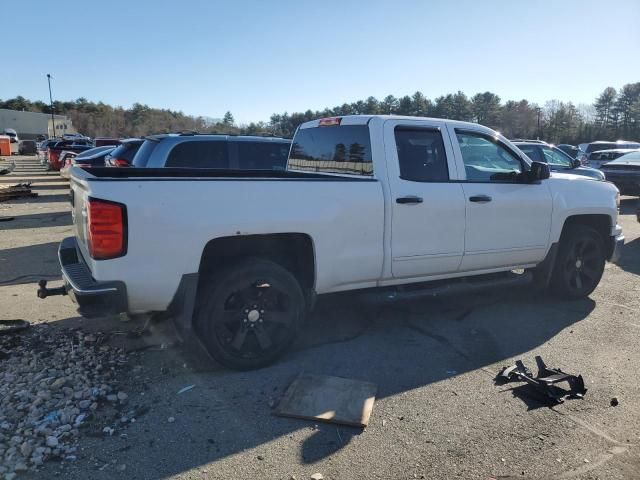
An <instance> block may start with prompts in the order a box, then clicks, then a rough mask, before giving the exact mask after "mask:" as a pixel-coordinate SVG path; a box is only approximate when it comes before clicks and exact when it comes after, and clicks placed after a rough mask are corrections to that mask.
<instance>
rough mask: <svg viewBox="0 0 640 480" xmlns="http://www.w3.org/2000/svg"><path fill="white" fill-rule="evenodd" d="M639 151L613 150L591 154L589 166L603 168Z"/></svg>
mask: <svg viewBox="0 0 640 480" xmlns="http://www.w3.org/2000/svg"><path fill="white" fill-rule="evenodd" d="M636 150H637V149H629V148H615V149H612V150H598V151H595V152H593V153H590V154H589V156H588V157H587V158H588V160H587V164H588V165H589V166H591V167H594V168H602V165H604V164H605V163H607V162H611V161H612V160H615V159H616V158H619V157H622V156H623V155H626V154H627V153H629V152H634V151H636Z"/></svg>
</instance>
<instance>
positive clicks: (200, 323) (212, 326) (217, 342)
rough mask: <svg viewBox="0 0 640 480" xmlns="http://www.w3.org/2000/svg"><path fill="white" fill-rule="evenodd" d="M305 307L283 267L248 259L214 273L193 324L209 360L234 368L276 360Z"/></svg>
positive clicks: (295, 332) (299, 289)
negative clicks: (208, 354) (211, 358)
mask: <svg viewBox="0 0 640 480" xmlns="http://www.w3.org/2000/svg"><path fill="white" fill-rule="evenodd" d="M304 309H305V302H304V296H303V293H302V289H301V288H300V285H299V284H298V281H297V280H296V278H295V277H294V276H293V275H292V274H291V273H290V272H289V271H288V270H286V269H285V268H283V267H281V266H280V265H278V264H277V263H274V262H272V261H269V260H263V259H258V258H253V259H247V260H245V261H243V262H242V263H240V264H238V265H236V266H233V267H231V268H228V269H226V270H224V271H221V272H219V273H217V274H216V275H214V276H213V277H212V278H211V279H210V280H209V281H208V282H207V284H206V285H205V286H204V288H203V289H202V291H201V292H200V295H199V305H198V310H197V313H196V322H195V327H196V331H197V332H198V334H199V336H200V339H201V340H202V342H203V343H204V345H205V346H206V348H207V350H208V351H209V353H210V354H211V356H212V357H213V358H215V359H216V360H217V361H218V362H220V363H221V364H222V365H224V366H226V367H228V368H232V369H236V370H250V369H254V368H260V367H263V366H266V365H268V364H270V363H272V362H274V361H275V360H276V359H277V358H278V357H280V356H281V355H282V354H283V353H284V352H285V351H286V350H287V348H288V347H289V346H290V345H291V343H292V342H293V340H294V339H295V337H296V334H297V331H298V327H299V325H300V323H301V319H302V316H303V313H304Z"/></svg>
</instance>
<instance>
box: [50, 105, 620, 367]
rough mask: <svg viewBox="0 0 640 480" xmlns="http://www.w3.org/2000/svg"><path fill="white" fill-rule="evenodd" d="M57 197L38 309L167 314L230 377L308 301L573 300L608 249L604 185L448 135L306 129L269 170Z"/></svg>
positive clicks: (393, 121)
mask: <svg viewBox="0 0 640 480" xmlns="http://www.w3.org/2000/svg"><path fill="white" fill-rule="evenodd" d="M71 180H72V185H71V188H72V191H71V193H72V196H71V202H72V205H73V207H72V208H73V215H74V223H75V237H70V238H67V239H65V240H64V241H63V242H62V244H61V245H60V249H59V257H60V264H61V267H62V274H63V279H64V287H60V288H58V289H47V288H46V284H44V283H43V282H41V283H42V284H41V288H40V290H39V292H38V293H39V296H40V297H46V296H47V295H50V294H53V293H57V294H62V293H68V294H69V295H72V297H73V298H74V299H75V301H76V302H77V303H78V304H79V305H80V311H81V313H85V314H91V313H96V312H97V313H101V312H105V311H115V312H129V313H141V312H167V311H168V312H170V313H171V314H172V316H173V317H174V318H175V319H176V323H177V324H178V325H179V326H180V329H181V330H182V331H183V332H188V333H190V334H193V335H194V336H195V337H197V338H198V339H199V340H200V341H201V343H202V344H203V345H204V346H205V347H206V348H207V350H208V351H209V352H210V354H211V355H212V356H213V357H214V358H215V359H217V360H218V361H219V362H221V363H222V364H224V365H226V366H228V367H231V368H237V369H248V368H257V367H260V366H263V365H266V364H268V363H270V362H272V361H274V360H275V359H276V358H277V357H278V356H279V355H281V354H282V353H283V352H284V351H285V350H286V349H287V347H288V346H289V345H290V343H291V342H292V341H293V339H294V338H295V334H296V331H297V329H298V328H299V326H300V324H301V321H302V319H303V317H304V315H305V313H306V312H307V311H308V310H309V309H310V308H311V307H312V306H313V303H314V300H315V296H316V295H317V294H326V293H330V292H339V291H346V290H363V291H364V293H366V294H368V295H377V294H381V297H382V298H385V299H389V298H394V299H395V300H402V299H404V298H412V297H416V296H420V295H431V294H434V293H439V292H442V291H443V290H446V291H450V292H460V291H462V290H465V289H467V288H479V287H483V286H486V285H494V286H495V285H507V284H511V283H525V282H529V281H531V282H537V284H539V285H543V286H549V287H550V288H551V290H552V291H553V293H555V294H557V295H559V296H561V297H565V298H578V297H583V296H586V295H589V294H590V293H591V292H592V291H593V290H594V289H595V288H596V286H597V285H598V282H599V281H600V278H601V276H602V273H603V269H604V264H605V261H606V260H611V261H615V259H616V258H617V256H618V254H619V250H620V246H621V245H622V244H623V242H624V237H623V236H622V231H621V228H620V227H619V226H618V225H617V218H618V202H619V195H618V191H617V189H616V188H615V186H614V185H612V184H611V183H608V182H603V181H594V180H590V179H587V178H585V177H578V176H574V175H570V174H555V173H554V174H553V175H552V176H550V174H549V169H548V166H547V165H546V164H542V163H536V162H533V163H532V162H531V161H530V160H529V159H528V157H527V156H526V155H524V154H523V153H522V152H520V151H519V150H518V149H517V148H516V147H514V146H513V145H512V144H511V143H510V142H509V141H508V140H506V139H505V138H504V137H502V136H501V135H500V134H499V133H497V132H495V131H493V130H491V129H489V128H486V127H483V126H481V125H477V124H471V123H465V122H457V121H449V120H440V119H428V118H412V117H398V116H375V115H374V116H368V115H367V116H345V117H336V118H326V119H320V120H315V121H312V122H308V123H305V124H303V125H301V126H300V127H299V129H298V130H297V132H296V134H295V137H294V140H293V144H292V147H291V152H290V154H289V161H288V165H287V170H286V171H234V170H224V171H223V170H207V169H201V170H197V169H182V168H162V169H154V168H144V169H143V168H140V169H137V168H129V169H116V168H111V169H109V168H104V169H100V168H93V169H91V170H82V169H79V168H76V167H74V169H73V172H72V179H71ZM523 269H524V273H517V272H515V271H520V272H521V271H522V270H523ZM409 284H411V285H410V286H409Z"/></svg>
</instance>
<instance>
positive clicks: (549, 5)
mask: <svg viewBox="0 0 640 480" xmlns="http://www.w3.org/2000/svg"><path fill="white" fill-rule="evenodd" d="M14 8H15V13H16V15H15V17H13V18H15V19H16V20H17V21H16V22H12V21H11V20H10V19H9V18H8V17H6V16H3V28H2V38H3V40H2V43H3V45H4V49H3V50H4V52H5V55H9V56H8V57H5V65H7V64H11V65H12V67H11V69H10V70H9V71H8V72H7V71H5V72H4V73H2V75H1V76H0V98H2V99H7V98H11V97H14V96H16V95H22V96H24V97H27V98H29V99H33V100H35V99H42V100H46V99H47V98H48V91H47V83H46V78H45V75H46V73H51V75H52V76H53V77H54V80H53V82H52V86H53V91H54V92H53V93H54V98H55V99H60V100H70V99H76V98H78V97H86V98H88V99H90V100H94V101H100V100H101V101H103V102H105V103H109V104H113V105H122V106H125V107H128V106H130V105H131V104H132V103H134V102H140V103H146V104H148V105H151V106H154V107H162V108H171V109H174V110H182V111H184V112H185V113H188V114H193V115H206V116H212V117H221V116H222V115H223V114H224V112H225V111H226V110H231V111H232V112H233V113H234V115H235V118H236V120H237V121H241V122H249V121H257V120H268V119H269V116H270V115H271V114H272V113H282V112H284V111H289V112H292V111H301V110H306V109H308V108H311V109H320V108H324V107H328V106H329V107H330V106H335V105H338V104H342V103H344V102H350V101H355V100H359V99H362V98H365V97H367V96H369V95H373V96H376V97H378V98H382V97H384V96H386V95H387V94H393V95H396V96H402V95H406V94H412V93H413V92H415V91H416V90H420V91H422V92H423V93H424V94H425V95H426V96H427V97H429V98H435V97H437V96H439V95H442V94H446V93H451V92H455V91H457V90H462V91H464V92H465V93H467V94H468V95H473V94H475V93H477V92H480V91H486V90H490V91H492V92H495V93H497V94H498V95H500V97H501V98H502V99H503V100H508V99H521V98H527V99H529V100H532V101H536V102H539V103H542V102H544V101H546V100H549V99H560V100H567V101H568V100H571V101H573V102H574V103H578V104H579V103H591V102H592V101H593V99H594V98H595V96H596V95H597V94H598V93H600V92H601V91H602V90H603V89H604V88H605V87H607V86H613V87H616V88H618V87H620V86H622V85H623V84H625V83H630V82H636V81H640V60H639V59H638V51H639V50H640V28H638V22H639V20H640V1H639V0H608V1H601V0H600V1H591V0H561V1H556V0H553V1H552V0H547V1H543V0H526V1H524V0H522V1H514V0H495V1H492V0H450V1H440V0H429V1H428V0H388V1H384V0H366V1H365V0H342V1H340V0H317V1H307V0H295V1H285V0H272V1H266V0H264V1H258V0H253V1H249V0H235V1H229V0H225V1H215V0H211V1H205V0H202V1H196V0H193V1H192V0H181V1H176V0H173V1H165V0H153V1H151V0H135V1H134V0H126V1H123V0H110V1H108V2H103V1H100V2H98V1H84V0H82V1H81V0H77V1H76V0H68V1H67V0H57V1H56V0H20V1H17V2H15V3H14ZM25 24H26V25H28V26H27V27H23V26H22V25H25Z"/></svg>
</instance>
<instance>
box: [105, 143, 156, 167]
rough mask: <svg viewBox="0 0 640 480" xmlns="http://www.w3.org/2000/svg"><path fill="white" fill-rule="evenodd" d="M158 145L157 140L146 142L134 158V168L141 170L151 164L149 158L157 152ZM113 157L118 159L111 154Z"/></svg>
mask: <svg viewBox="0 0 640 480" xmlns="http://www.w3.org/2000/svg"><path fill="white" fill-rule="evenodd" d="M158 143H159V142H158V141H157V140H145V141H144V143H143V144H142V146H141V147H140V148H139V149H138V151H137V152H136V154H135V156H134V157H133V166H134V167H140V168H144V167H146V166H147V163H149V158H151V154H152V153H153V151H154V150H155V148H156V146H157V145H158ZM118 148H119V147H118ZM114 153H115V152H114ZM111 156H112V157H114V158H116V155H114V154H113V153H112V154H111Z"/></svg>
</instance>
